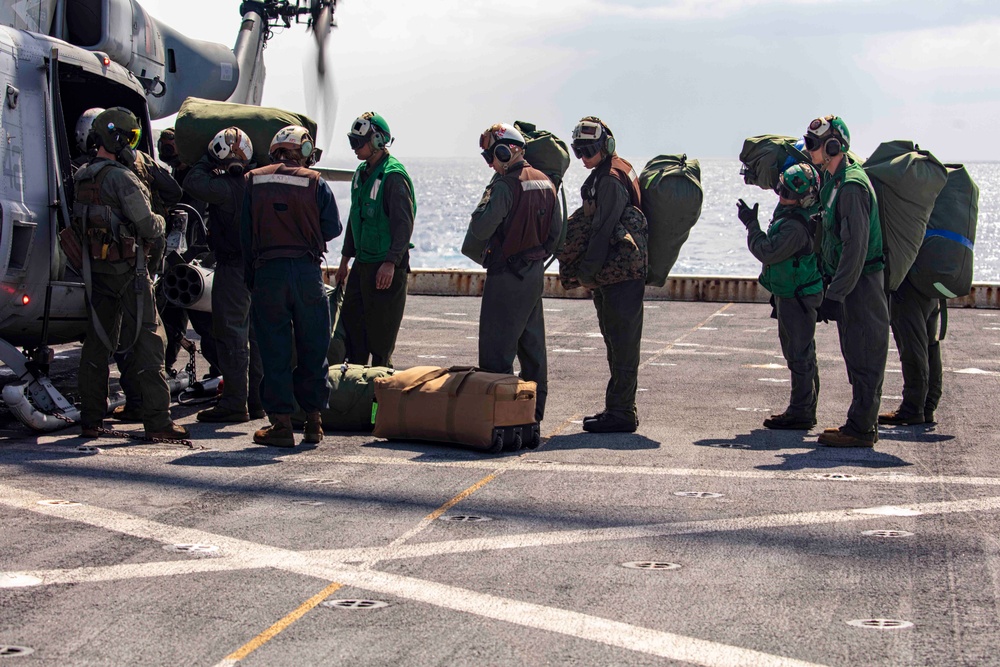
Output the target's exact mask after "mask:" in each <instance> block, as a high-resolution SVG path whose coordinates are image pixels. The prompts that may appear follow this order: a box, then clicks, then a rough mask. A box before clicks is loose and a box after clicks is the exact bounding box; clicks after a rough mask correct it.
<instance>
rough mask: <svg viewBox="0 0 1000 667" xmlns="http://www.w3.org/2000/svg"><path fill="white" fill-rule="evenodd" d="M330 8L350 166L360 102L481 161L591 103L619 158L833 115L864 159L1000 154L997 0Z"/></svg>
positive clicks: (801, 126) (293, 52) (435, 1)
mask: <svg viewBox="0 0 1000 667" xmlns="http://www.w3.org/2000/svg"><path fill="white" fill-rule="evenodd" d="M139 2H140V4H142V5H143V7H145V8H146V9H147V11H149V13H150V14H152V15H153V16H155V17H156V18H158V19H160V20H162V21H164V22H165V23H167V24H168V25H171V26H172V27H173V28H175V29H177V30H179V31H181V32H184V33H185V34H187V35H188V36H190V37H193V38H198V39H206V40H209V41H216V42H222V43H225V44H227V45H229V46H232V43H233V42H234V40H235V36H236V33H237V30H238V28H239V24H240V16H239V11H238V8H239V4H240V3H239V1H238V0H139ZM336 17H337V22H338V27H337V28H336V29H335V30H334V31H333V33H332V34H331V37H330V42H329V50H330V59H331V62H332V68H333V73H334V82H335V90H336V93H337V101H338V102H337V113H336V120H335V122H334V123H333V130H332V132H330V131H329V128H328V126H329V122H327V130H326V131H324V129H322V128H321V130H320V132H319V134H320V135H321V136H323V135H332V137H333V141H332V143H331V144H330V145H321V146H320V147H321V148H323V149H324V151H325V159H324V162H325V163H327V164H344V165H348V164H353V163H354V161H355V160H354V157H353V154H352V153H351V152H350V150H349V148H348V146H347V140H346V137H345V136H344V135H345V134H346V133H347V131H348V130H349V128H350V124H351V122H352V121H353V120H354V118H355V117H356V116H358V115H359V114H360V113H362V112H364V111H368V110H372V111H377V112H378V113H380V114H382V115H383V116H384V117H385V118H386V120H387V121H388V123H389V125H390V127H391V129H392V132H393V134H394V135H395V136H396V137H397V139H396V142H395V144H394V146H393V152H394V153H395V154H396V155H398V156H400V157H408V156H409V157H455V156H463V157H474V156H476V155H477V153H478V151H479V149H478V138H479V134H480V133H481V132H482V131H483V130H484V129H485V128H486V127H488V126H489V125H491V124H492V123H494V122H513V121H514V120H525V121H531V122H534V123H535V124H536V125H538V126H539V127H542V128H545V129H549V130H551V131H553V132H555V133H556V134H557V135H559V136H562V137H563V138H565V139H567V140H568V139H569V135H570V133H571V131H572V128H573V126H574V125H575V123H576V121H577V120H579V118H581V117H582V116H585V115H597V116H600V117H601V118H602V119H604V120H605V122H606V123H607V124H608V125H609V126H610V127H611V129H612V131H613V132H614V134H615V138H616V140H617V145H618V152H619V153H620V154H622V155H623V156H625V157H626V158H628V157H629V156H636V157H648V156H652V155H656V154H660V153H687V154H688V155H690V156H692V157H697V158H703V159H704V158H732V159H735V158H736V157H738V155H739V151H740V147H741V145H742V142H743V139H744V138H746V137H748V136H753V135H758V134H788V135H800V134H801V133H802V132H803V131H804V130H805V128H806V126H807V125H808V123H809V121H810V120H811V119H813V118H815V117H817V116H821V115H826V114H830V113H833V114H837V115H839V116H841V117H842V118H843V119H844V120H845V122H846V123H847V125H848V127H849V128H850V130H851V135H852V144H853V145H852V149H853V150H855V151H856V152H857V153H859V154H861V155H862V156H867V155H868V154H870V153H871V152H872V151H873V150H874V149H875V147H876V146H877V145H878V144H879V143H880V142H882V141H888V140H892V139H904V138H905V139H912V140H914V141H916V142H917V143H919V144H920V146H921V147H922V148H925V149H929V150H931V151H932V152H933V153H934V154H935V155H936V156H937V157H938V158H939V159H941V160H942V161H945V162H961V161H974V160H998V159H1000V132H998V130H997V124H998V119H1000V2H996V0H988V1H987V0H948V1H944V0H700V1H698V0H663V1H655V0H506V1H505V2H497V1H489V0H423V1H420V0H340V2H339V3H338V7H337V11H336ZM313 48H314V47H312V46H311V37H310V36H308V35H307V33H306V32H305V27H304V26H299V27H293V28H291V29H289V30H281V31H278V32H277V34H275V36H274V37H273V39H272V40H271V41H270V43H269V44H268V48H267V50H266V52H265V64H266V66H267V71H268V79H267V83H266V85H265V92H264V99H263V104H265V105H268V106H280V107H284V108H288V109H290V110H293V111H300V112H306V111H307V105H306V96H305V93H304V83H303V81H304V76H303V71H304V69H305V68H306V67H310V68H311V67H312V66H313V65H312V63H313V60H312V53H313V51H312V49H313ZM317 120H319V119H317ZM154 125H156V126H158V127H163V126H165V122H158V123H154Z"/></svg>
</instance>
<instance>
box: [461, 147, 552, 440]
mask: <svg viewBox="0 0 1000 667" xmlns="http://www.w3.org/2000/svg"><path fill="white" fill-rule="evenodd" d="M560 213H561V212H560V209H559V204H558V203H557V201H556V194H555V186H553V185H552V181H550V180H549V178H548V177H547V176H546V175H545V174H543V173H542V172H541V171H538V170H537V169H534V168H533V167H531V165H529V164H528V163H527V162H524V161H521V162H519V163H515V164H513V165H511V166H510V167H509V168H508V170H507V173H506V174H504V175H503V176H501V177H499V178H494V179H493V180H492V181H491V182H490V185H489V186H488V187H487V192H486V193H485V194H484V196H483V198H482V200H481V202H480V204H479V206H478V207H477V208H476V210H475V211H473V213H472V219H471V221H470V222H469V229H468V232H467V234H466V241H465V243H464V244H463V252H466V253H469V252H470V248H478V249H481V250H482V254H481V255H480V256H479V257H473V259H475V260H476V261H478V262H480V263H481V264H482V265H483V266H484V267H485V268H486V283H485V285H484V286H483V299H482V303H481V306H480V311H479V367H480V368H482V369H483V370H485V371H490V372H493V373H513V372H514V359H515V357H516V358H517V360H518V364H519V365H520V367H521V372H520V376H521V377H522V378H523V379H525V380H528V381H530V382H534V383H535V384H536V385H537V386H536V389H535V420H536V421H539V422H540V421H542V418H543V417H544V416H545V402H546V397H547V396H548V359H547V354H546V349H545V317H544V313H543V310H542V290H543V288H544V286H545V259H546V258H547V257H549V255H551V254H552V250H553V248H554V247H555V244H556V243H557V242H558V240H559V235H560V232H561V231H562V229H561V227H562V224H561V219H560Z"/></svg>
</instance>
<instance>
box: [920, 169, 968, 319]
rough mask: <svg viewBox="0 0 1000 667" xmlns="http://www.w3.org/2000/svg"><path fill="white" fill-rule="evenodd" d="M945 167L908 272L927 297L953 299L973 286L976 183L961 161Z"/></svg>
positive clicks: (965, 293)
mask: <svg viewBox="0 0 1000 667" xmlns="http://www.w3.org/2000/svg"><path fill="white" fill-rule="evenodd" d="M945 168H946V169H947V170H948V182H947V183H946V184H945V186H944V189H943V190H941V194H939V195H938V197H937V199H936V200H935V201H934V210H933V211H932V212H931V217H930V220H928V221H927V232H926V233H925V234H924V242H923V244H922V245H921V246H920V252H918V253H917V259H916V260H914V262H913V266H912V267H910V273H909V274H908V276H907V278H908V279H909V281H910V282H911V283H912V284H913V286H914V287H915V288H916V289H917V290H918V291H920V293H921V294H923V295H924V296H926V297H927V298H929V299H940V298H944V297H947V298H949V299H954V298H955V297H959V296H965V295H967V294H968V293H969V292H970V291H971V290H972V260H973V249H974V247H975V243H976V224H977V221H978V218H979V187H978V186H977V185H976V183H975V181H973V180H972V176H971V175H970V174H969V171H968V170H967V169H966V168H965V166H964V165H960V164H946V165H945Z"/></svg>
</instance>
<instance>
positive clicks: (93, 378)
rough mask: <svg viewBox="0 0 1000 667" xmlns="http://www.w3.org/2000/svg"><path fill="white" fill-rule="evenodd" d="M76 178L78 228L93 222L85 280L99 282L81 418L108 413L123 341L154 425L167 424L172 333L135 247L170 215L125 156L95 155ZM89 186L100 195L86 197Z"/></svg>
mask: <svg viewBox="0 0 1000 667" xmlns="http://www.w3.org/2000/svg"><path fill="white" fill-rule="evenodd" d="M74 181H75V186H76V188H75V191H76V202H75V203H74V207H73V218H74V226H76V228H77V231H78V233H79V232H82V231H83V225H86V227H87V234H86V235H85V236H83V237H82V242H83V251H84V253H89V254H90V262H89V264H90V275H89V276H85V279H87V280H88V281H89V282H90V287H91V289H90V292H91V294H90V308H91V313H90V324H89V326H88V328H87V336H86V338H85V339H84V343H83V350H82V351H81V354H80V372H79V387H80V400H81V421H82V422H83V425H84V426H85V427H86V426H94V425H99V424H101V422H102V420H103V419H104V416H105V414H106V413H107V409H108V377H109V374H110V370H109V364H110V360H111V355H112V354H113V353H114V352H115V351H116V349H117V348H118V346H119V341H121V342H122V343H123V344H124V345H125V346H126V347H127V348H130V349H129V352H130V354H131V355H132V363H131V364H129V365H128V370H127V374H128V375H129V378H130V380H131V381H132V383H133V385H134V386H135V387H137V388H138V391H139V393H140V395H141V397H142V421H143V425H144V426H145V428H146V431H147V432H150V431H164V430H167V429H168V428H170V427H171V420H170V392H169V390H168V388H167V383H166V379H165V378H164V375H163V351H164V345H165V335H164V332H163V327H162V326H161V325H160V320H159V317H158V316H157V312H156V304H155V300H154V299H153V290H152V286H151V283H150V279H149V274H148V272H147V271H146V269H145V268H142V269H141V271H140V270H138V269H137V268H136V260H135V259H134V253H135V252H137V253H144V252H145V249H144V245H147V244H149V243H150V242H152V241H155V240H156V239H158V238H160V237H162V236H163V225H164V222H163V218H162V217H161V216H159V215H157V214H155V213H153V212H152V210H151V209H150V204H149V199H148V195H147V194H146V193H145V191H144V189H143V187H142V185H141V184H140V183H139V180H138V179H137V178H136V176H135V174H133V173H132V172H131V171H129V169H128V168H126V167H125V166H123V165H121V164H119V163H117V162H113V161H111V160H105V159H101V158H97V159H95V160H92V161H91V162H90V163H89V164H88V165H87V166H85V167H83V168H82V169H80V170H79V171H78V172H77V173H76V175H75V176H74ZM88 188H89V189H90V191H91V192H92V193H95V194H96V198H95V197H91V198H90V199H87V197H85V196H84V194H83V193H84V192H86V191H87V190H88ZM102 220H104V221H105V222H104V223H103V226H104V228H103V229H102V228H101V227H102V222H101V221H102ZM133 248H134V249H135V250H134V251H132V249H133ZM130 254H132V257H129V255H130ZM139 266H140V267H142V266H143V264H142V262H140V264H139ZM86 272H87V271H86V266H85V269H84V273H86ZM140 309H141V312H142V315H141V318H140V317H139V310H140ZM102 334H103V336H106V339H107V340H106V341H105V340H102V337H103V336H102ZM133 341H134V342H133Z"/></svg>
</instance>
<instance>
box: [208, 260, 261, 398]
mask: <svg viewBox="0 0 1000 667" xmlns="http://www.w3.org/2000/svg"><path fill="white" fill-rule="evenodd" d="M212 337H213V338H214V339H215V341H216V342H217V343H218V346H219V350H218V351H219V367H220V369H221V370H222V380H223V383H222V397H221V398H219V407H220V408H222V409H224V410H232V411H235V412H246V411H247V408H248V406H249V409H251V410H255V409H259V408H260V407H261V402H260V380H261V377H262V376H263V369H262V367H261V360H260V352H259V351H258V349H257V339H256V336H255V332H254V328H253V327H252V326H251V325H250V290H248V289H247V286H246V283H245V282H244V280H243V266H242V264H239V265H236V264H218V265H216V267H215V277H214V280H213V282H212Z"/></svg>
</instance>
